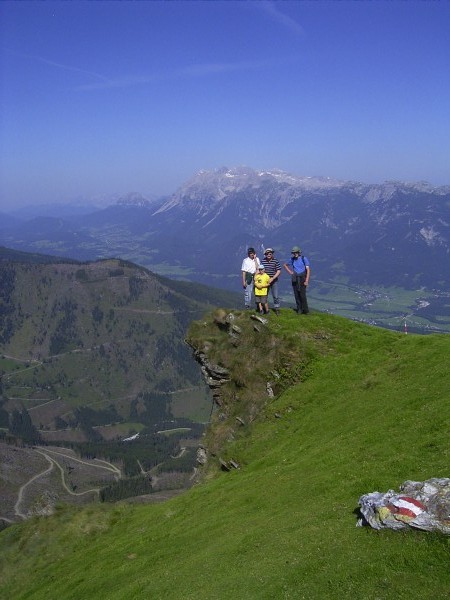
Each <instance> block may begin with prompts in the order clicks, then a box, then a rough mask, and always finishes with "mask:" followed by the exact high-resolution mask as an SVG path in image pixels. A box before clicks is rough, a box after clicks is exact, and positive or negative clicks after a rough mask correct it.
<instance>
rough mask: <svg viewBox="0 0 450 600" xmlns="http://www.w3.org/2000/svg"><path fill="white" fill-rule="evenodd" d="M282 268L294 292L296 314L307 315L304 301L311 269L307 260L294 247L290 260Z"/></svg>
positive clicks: (306, 304) (305, 300)
mask: <svg viewBox="0 0 450 600" xmlns="http://www.w3.org/2000/svg"><path fill="white" fill-rule="evenodd" d="M284 268H285V269H286V271H287V272H288V273H289V275H291V278H292V289H293V291H294V296H295V303H296V305H297V308H295V309H294V310H295V311H296V312H297V313H299V314H300V313H301V314H304V315H307V314H308V313H309V308H308V301H307V299H306V288H307V287H308V284H309V276H310V274H311V269H310V265H309V260H308V259H307V258H306V256H302V251H301V250H300V248H299V247H298V246H294V247H293V248H292V251H291V259H290V261H289V262H288V263H284Z"/></svg>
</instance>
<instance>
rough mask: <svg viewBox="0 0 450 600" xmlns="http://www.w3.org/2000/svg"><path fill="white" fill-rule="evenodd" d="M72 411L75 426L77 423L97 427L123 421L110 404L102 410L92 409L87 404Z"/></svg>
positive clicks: (81, 425)
mask: <svg viewBox="0 0 450 600" xmlns="http://www.w3.org/2000/svg"><path fill="white" fill-rule="evenodd" d="M73 413H74V417H75V426H77V425H79V426H80V427H83V426H87V427H98V426H99V425H109V424H110V423H122V422H123V418H122V417H121V416H120V415H119V413H118V412H117V410H116V407H115V406H113V405H112V404H110V405H109V406H108V407H107V408H105V409H103V410H94V409H93V408H89V407H88V406H79V407H78V408H76V409H75V410H74V411H73Z"/></svg>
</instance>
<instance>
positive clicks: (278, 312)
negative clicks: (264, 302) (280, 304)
mask: <svg viewBox="0 0 450 600" xmlns="http://www.w3.org/2000/svg"><path fill="white" fill-rule="evenodd" d="M273 312H274V313H275V314H276V315H277V317H278V316H279V314H280V309H279V308H274V309H273Z"/></svg>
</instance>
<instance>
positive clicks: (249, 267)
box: [241, 246, 311, 315]
mask: <svg viewBox="0 0 450 600" xmlns="http://www.w3.org/2000/svg"><path fill="white" fill-rule="evenodd" d="M283 267H284V268H285V269H286V271H287V272H288V273H289V275H290V276H291V279H292V289H293V292H294V298H295V303H296V308H294V310H295V311H296V312H297V313H299V314H304V315H306V314H308V312H309V308H308V301H307V299H306V288H307V286H308V284H309V277H310V273H311V269H310V264H309V260H308V259H307V258H306V256H303V255H302V251H301V250H300V248H299V247H298V246H294V247H293V248H292V251H291V258H290V260H289V261H288V262H285V263H284V264H283ZM241 272H242V287H243V288H244V304H245V308H247V309H249V308H250V306H251V302H252V293H253V292H254V295H255V303H256V310H257V312H259V313H261V314H267V313H268V312H269V291H270V292H271V294H272V298H273V309H274V312H275V314H276V315H278V314H279V313H280V298H279V293H278V278H279V277H280V275H281V263H280V261H279V260H278V259H276V258H275V251H274V249H273V248H266V249H265V250H264V258H263V259H261V260H260V259H259V258H258V257H257V256H256V251H255V249H254V248H249V249H248V251H247V256H246V257H245V258H244V260H243V261H242V267H241Z"/></svg>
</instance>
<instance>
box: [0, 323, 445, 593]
mask: <svg viewBox="0 0 450 600" xmlns="http://www.w3.org/2000/svg"><path fill="white" fill-rule="evenodd" d="M270 318H271V324H270V326H269V331H267V332H264V331H262V332H260V333H256V332H253V328H252V325H249V323H250V321H249V316H248V315H244V314H243V313H240V314H238V315H237V323H238V325H239V326H240V327H241V329H242V330H243V334H245V335H244V336H243V338H242V335H241V342H240V344H238V345H237V346H233V345H232V344H231V343H230V341H231V338H230V337H229V336H228V334H227V333H226V332H225V331H224V330H223V329H221V328H218V327H216V326H215V325H214V324H213V322H212V320H210V319H206V320H205V321H204V322H203V323H201V324H198V325H195V326H194V327H193V329H192V333H191V338H192V339H191V341H192V342H193V343H195V344H201V343H202V336H203V340H207V342H208V345H209V346H210V347H211V359H212V360H214V361H216V362H218V363H220V364H222V365H223V366H226V367H228V368H231V369H232V370H233V371H234V372H233V375H234V376H236V379H237V380H239V386H236V384H235V383H234V382H230V384H229V385H228V388H227V389H224V405H223V406H222V408H221V409H220V410H219V411H218V412H217V422H216V424H215V425H214V426H213V428H212V432H213V433H214V432H216V434H217V435H219V436H220V435H222V434H223V431H225V430H226V431H227V435H228V439H232V440H233V441H228V442H226V443H225V446H224V447H222V448H221V449H220V452H221V454H222V455H223V456H224V457H225V458H230V457H233V458H234V459H235V460H236V461H237V462H239V464H240V465H241V468H240V469H238V470H232V471H230V472H226V473H225V472H223V473H222V472H219V471H218V470H216V471H215V472H214V464H215V462H216V460H217V458H214V457H212V458H211V465H212V466H211V467H210V474H209V476H208V477H207V478H206V480H205V482H204V483H202V484H201V485H199V486H197V487H195V488H193V489H191V490H190V491H189V492H187V493H186V494H184V495H182V496H179V497H177V498H175V499H173V500H171V501H169V502H167V503H165V504H160V505H155V506H129V505H126V504H120V505H116V506H91V507H89V508H86V509H83V510H79V511H77V510H75V509H68V508H61V509H60V510H59V511H58V512H57V513H56V515H54V516H53V517H51V518H39V519H33V520H30V521H27V522H25V523H23V524H20V525H16V526H13V527H10V528H8V529H6V530H5V531H3V532H2V533H1V534H0V560H1V579H0V586H1V588H2V590H3V592H2V593H3V594H4V597H5V598H14V599H15V600H19V599H22V598H23V599H25V598H27V599H30V600H31V599H36V600H37V599H40V598H42V599H44V598H45V599H46V600H52V599H55V600H56V599H57V598H58V599H60V598H64V599H65V600H68V599H71V598H73V599H75V598H77V599H79V598H105V599H112V600H116V599H117V600H118V599H127V600H130V599H141V598H142V599H149V598H152V599H157V598H158V599H159V598H161V599H163V598H164V599H166V598H177V599H183V600H184V599H186V600H187V599H196V600H198V599H205V600H206V599H208V600H209V599H220V600H222V599H227V598H233V599H234V598H249V599H253V598H255V599H262V598H267V599H269V598H270V599H274V598H280V599H281V598H283V599H284V598H306V599H315V598H317V599H319V598H339V599H340V598H357V599H363V598H364V599H373V600H375V599H390V598H396V599H397V598H405V599H406V598H422V599H423V598H430V599H431V598H448V594H449V590H450V568H449V558H450V556H449V550H450V545H449V541H450V540H449V538H448V537H447V538H446V537H444V536H441V535H437V534H429V533H425V532H419V531H407V532H393V531H390V530H384V531H379V532H377V531H374V530H371V529H366V528H357V527H355V524H356V516H355V514H354V512H353V511H354V509H355V508H356V506H357V502H358V498H359V496H360V495H362V494H364V493H367V492H371V491H374V490H379V491H386V490H388V489H389V488H394V489H398V486H399V485H400V484H401V483H402V482H403V481H405V480H407V479H413V480H424V479H428V478H430V477H445V476H449V440H448V424H449V417H450V407H449V402H448V398H449V392H450V382H449V378H448V375H447V365H448V357H449V355H450V337H448V336H426V337H419V336H413V335H407V336H405V335H402V334H396V333H392V332H389V331H385V330H380V329H375V328H371V327H369V326H366V325H361V324H356V323H353V322H350V321H347V320H345V319H341V318H338V317H333V316H329V315H319V314H311V315H309V316H308V317H305V318H301V317H298V316H297V315H294V314H293V313H292V314H290V313H289V312H288V311H282V315H281V316H280V318H279V319H277V320H276V318H275V317H272V316H271V317H270ZM247 321H248V322H247ZM202 332H203V333H202ZM252 332H253V333H252ZM283 365H284V367H283ZM271 369H277V370H278V372H279V373H280V374H281V381H280V383H279V384H278V387H279V389H281V388H283V387H284V388H285V389H284V391H283V392H282V393H280V395H279V396H278V397H276V398H275V399H273V400H270V401H269V400H267V397H263V395H262V393H260V392H259V391H258V390H263V389H264V387H265V382H266V381H267V374H268V373H269V372H270V370H271ZM283 369H284V371H283ZM292 373H295V374H296V376H295V377H293V378H292V381H291V383H289V377H290V376H291V374H292ZM294 379H296V380H297V383H294V382H293V380H294ZM263 384H264V385H263ZM236 390H238V391H239V394H238V395H237V394H236ZM255 390H257V391H258V393H255ZM233 394H234V399H235V406H232V403H231V398H232V397H233ZM258 402H259V405H260V406H264V409H263V411H262V413H261V414H260V416H259V417H257V418H254V420H253V421H252V423H251V425H250V426H242V427H241V428H240V429H239V428H236V427H234V429H233V431H231V429H232V427H231V423H232V422H233V421H234V420H235V415H236V414H237V411H238V408H237V407H238V406H240V405H242V409H241V410H242V411H244V412H243V413H241V414H246V415H252V414H254V413H252V410H253V408H252V407H254V406H256V405H257V404H258ZM246 411H247V412H246ZM220 415H222V416H220ZM221 419H222V420H221ZM223 423H226V424H228V425H226V426H223ZM231 434H232V435H231Z"/></svg>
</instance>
